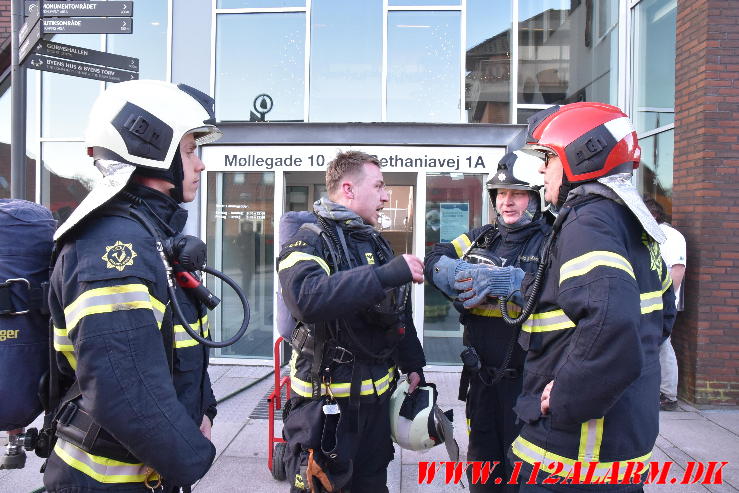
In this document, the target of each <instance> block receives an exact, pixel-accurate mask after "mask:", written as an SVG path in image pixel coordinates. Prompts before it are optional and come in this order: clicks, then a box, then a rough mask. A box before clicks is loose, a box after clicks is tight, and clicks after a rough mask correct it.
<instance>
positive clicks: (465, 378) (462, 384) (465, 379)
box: [457, 366, 472, 402]
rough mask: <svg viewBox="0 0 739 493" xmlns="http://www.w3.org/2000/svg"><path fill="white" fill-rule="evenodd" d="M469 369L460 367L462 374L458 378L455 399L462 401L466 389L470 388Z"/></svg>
mask: <svg viewBox="0 0 739 493" xmlns="http://www.w3.org/2000/svg"><path fill="white" fill-rule="evenodd" d="M471 376H472V374H471V371H470V370H468V369H467V368H465V367H464V366H463V367H462V375H461V376H460V378H459V391H458V392H457V399H459V400H460V401H462V402H465V401H466V400H467V391H468V390H469V388H470V379H471Z"/></svg>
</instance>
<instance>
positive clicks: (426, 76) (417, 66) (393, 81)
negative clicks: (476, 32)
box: [387, 11, 461, 123]
mask: <svg viewBox="0 0 739 493" xmlns="http://www.w3.org/2000/svg"><path fill="white" fill-rule="evenodd" d="M387 30H388V40H387V44H388V49H387V53H388V55H387V56H388V60H387V120H388V121H396V122H397V121H403V122H433V123H437V122H458V121H459V105H460V101H459V97H460V94H459V92H460V88H459V84H460V81H459V73H460V72H459V71H460V63H461V62H460V48H459V40H460V13H459V12H420V11H418V12H389V13H388V28H387Z"/></svg>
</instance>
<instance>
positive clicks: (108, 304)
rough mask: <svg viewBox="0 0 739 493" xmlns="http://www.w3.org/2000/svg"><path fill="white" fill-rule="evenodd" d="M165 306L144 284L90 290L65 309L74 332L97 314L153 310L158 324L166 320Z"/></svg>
mask: <svg viewBox="0 0 739 493" xmlns="http://www.w3.org/2000/svg"><path fill="white" fill-rule="evenodd" d="M164 308H165V307H164V304H162V303H161V302H160V301H159V300H157V299H156V298H154V297H153V296H151V295H150V294H149V289H148V288H147V287H146V286H145V285H143V284H123V285H120V286H108V287H104V288H96V289H90V290H89V291H85V292H84V293H82V294H81V295H79V296H78V297H77V299H76V300H74V301H73V302H72V303H70V304H69V305H67V307H66V308H65V309H64V318H65V320H66V325H67V329H68V330H73V329H74V328H75V327H76V326H77V324H78V323H79V321H80V320H82V319H83V318H84V317H86V316H88V315H94V314H97V313H112V312H116V311H121V310H138V309H145V310H151V311H152V313H153V314H154V318H155V319H156V321H157V324H158V325H159V326H161V324H162V319H163V318H164Z"/></svg>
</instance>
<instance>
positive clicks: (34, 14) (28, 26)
mask: <svg viewBox="0 0 739 493" xmlns="http://www.w3.org/2000/svg"><path fill="white" fill-rule="evenodd" d="M33 7H34V8H32V9H31V10H30V11H29V12H28V16H27V17H26V22H24V23H23V25H22V26H21V29H20V31H18V42H19V43H20V44H23V41H25V40H26V38H27V37H28V35H29V34H30V33H31V31H32V30H33V28H34V27H36V24H37V23H38V20H39V17H40V16H39V8H38V4H35V3H34V4H33Z"/></svg>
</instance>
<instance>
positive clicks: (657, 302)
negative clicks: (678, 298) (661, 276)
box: [639, 291, 664, 315]
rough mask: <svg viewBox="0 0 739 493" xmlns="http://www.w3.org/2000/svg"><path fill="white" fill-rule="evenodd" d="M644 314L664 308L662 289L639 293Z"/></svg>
mask: <svg viewBox="0 0 739 493" xmlns="http://www.w3.org/2000/svg"><path fill="white" fill-rule="evenodd" d="M639 303H640V305H641V313H642V315H644V314H646V313H651V312H653V311H655V310H661V309H662V308H664V305H663V304H662V291H652V292H651V293H642V294H641V295H639Z"/></svg>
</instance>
